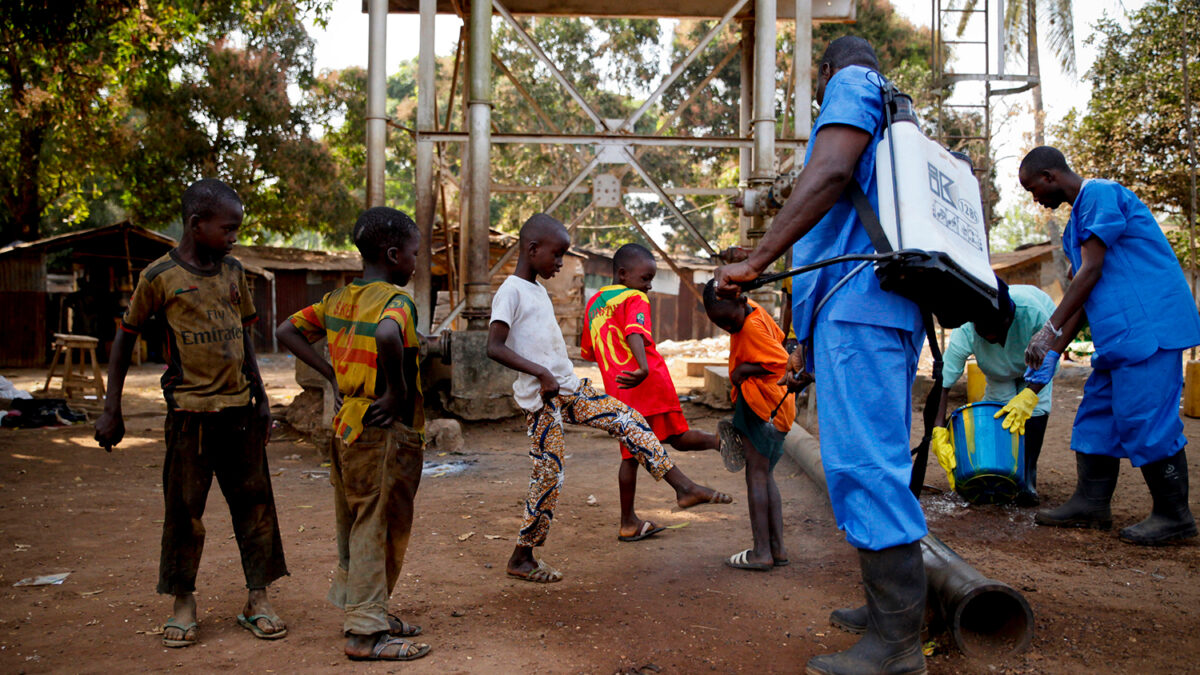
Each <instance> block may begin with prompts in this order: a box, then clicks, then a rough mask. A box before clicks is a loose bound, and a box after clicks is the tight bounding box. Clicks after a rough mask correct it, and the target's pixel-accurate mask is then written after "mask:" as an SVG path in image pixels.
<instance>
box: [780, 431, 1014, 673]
mask: <svg viewBox="0 0 1200 675" xmlns="http://www.w3.org/2000/svg"><path fill="white" fill-rule="evenodd" d="M783 449H784V451H785V452H787V454H788V455H789V456H790V457H791V458H792V459H794V460H795V461H796V463H797V464H799V465H800V468H801V469H802V470H803V471H804V473H805V474H807V475H808V477H809V478H810V479H812V481H813V482H814V483H816V484H817V487H819V488H821V490H822V494H825V496H826V497H828V496H829V495H828V491H827V490H828V488H827V486H826V483H825V469H824V468H823V466H822V464H821V445H820V443H818V442H817V439H815V438H813V437H812V435H811V434H809V433H808V431H806V430H805V429H804V428H803V427H801V426H800V425H799V424H793V425H792V429H791V431H789V432H788V435H787V438H785V439H784V441H783ZM921 555H922V557H923V558H924V560H925V577H926V579H927V582H928V586H929V600H930V603H931V604H932V606H933V608H934V609H935V610H936V612H935V613H936V615H937V616H938V618H939V619H940V620H941V622H942V623H943V624H944V627H945V629H946V630H948V631H949V633H950V637H951V638H952V639H953V640H954V644H955V646H957V647H958V649H959V651H961V652H962V653H963V654H966V655H967V656H969V657H972V658H977V659H983V660H988V659H1001V658H1004V657H1007V656H1011V655H1014V654H1020V653H1022V652H1024V651H1025V650H1027V649H1029V645H1030V643H1031V641H1032V640H1033V610H1032V609H1031V608H1030V607H1029V602H1028V601H1026V600H1025V597H1024V596H1023V595H1021V593H1020V592H1018V591H1017V590H1016V589H1014V588H1013V587H1012V586H1009V585H1008V584H1006V583H1004V582H1002V581H996V580H995V579H988V578H987V577H985V576H983V575H982V574H980V573H979V571H978V570H976V569H975V568H974V567H971V566H970V565H968V564H967V562H966V561H965V560H963V559H962V557H960V556H959V555H958V554H957V553H955V552H954V551H953V550H952V549H951V548H950V547H949V546H947V545H946V544H945V543H944V542H942V540H940V539H938V538H937V537H935V536H934V535H932V534H927V535H925V536H924V537H922V538H921Z"/></svg>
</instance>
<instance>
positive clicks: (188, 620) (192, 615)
mask: <svg viewBox="0 0 1200 675" xmlns="http://www.w3.org/2000/svg"><path fill="white" fill-rule="evenodd" d="M195 624H196V596H195V595H193V594H191V593H184V594H183V595H176V596H175V606H174V608H173V611H172V613H171V621H170V624H169V625H167V626H164V627H163V639H164V640H172V641H182V642H194V641H195V640H196V634H197V632H198V630H197V627H196V625H195ZM183 626H190V627H189V628H187V629H186V630H185V629H184V628H182V627H183Z"/></svg>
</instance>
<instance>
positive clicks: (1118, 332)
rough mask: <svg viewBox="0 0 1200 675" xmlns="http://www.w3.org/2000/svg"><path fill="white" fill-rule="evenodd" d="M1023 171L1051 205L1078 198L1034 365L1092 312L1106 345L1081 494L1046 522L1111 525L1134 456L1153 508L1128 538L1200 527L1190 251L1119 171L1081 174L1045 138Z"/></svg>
mask: <svg viewBox="0 0 1200 675" xmlns="http://www.w3.org/2000/svg"><path fill="white" fill-rule="evenodd" d="M1018 177H1019V178H1020V181H1021V185H1022V186H1023V187H1024V188H1025V189H1026V190H1028V191H1029V193H1030V194H1031V195H1033V198H1034V200H1035V201H1037V203H1039V204H1041V205H1042V206H1045V207H1047V208H1051V209H1054V208H1058V207H1059V206H1060V205H1061V204H1063V203H1068V204H1071V206H1072V209H1071V218H1070V220H1068V221H1067V226H1066V229H1065V230H1064V232H1063V250H1064V251H1066V254H1067V258H1068V259H1070V261H1071V266H1072V268H1073V269H1074V271H1075V276H1074V278H1073V279H1072V280H1071V285H1070V286H1068V287H1067V292H1066V293H1065V294H1064V295H1063V299H1062V302H1061V303H1059V305H1058V308H1057V309H1055V310H1054V313H1053V314H1052V315H1050V319H1049V320H1048V321H1047V322H1046V325H1045V326H1043V328H1042V329H1041V330H1040V331H1038V333H1037V334H1035V335H1034V337H1033V339H1032V340H1030V343H1029V348H1028V349H1027V351H1026V353H1025V360H1026V363H1027V364H1028V365H1029V366H1030V367H1031V368H1043V369H1050V368H1052V367H1053V364H1056V363H1057V362H1058V355H1059V354H1061V353H1062V350H1063V349H1064V348H1066V346H1067V345H1068V344H1069V343H1070V341H1071V339H1072V338H1073V337H1074V335H1075V333H1076V331H1077V330H1078V329H1079V328H1080V327H1081V326H1082V324H1083V322H1084V321H1086V322H1087V324H1088V325H1090V326H1091V329H1092V343H1093V344H1094V345H1095V347H1096V352H1095V354H1094V355H1093V356H1092V368H1093V370H1092V374H1091V376H1090V377H1089V378H1088V381H1087V384H1086V385H1084V388H1083V400H1082V401H1081V402H1080V404H1079V412H1078V413H1077V414H1076V415H1075V426H1074V429H1073V430H1072V432H1071V449H1073V450H1074V451H1075V465H1076V471H1077V473H1078V481H1077V484H1076V487H1075V494H1073V495H1072V496H1071V498H1070V499H1069V500H1068V501H1067V502H1066V503H1065V504H1063V505H1062V506H1060V507H1058V508H1056V509H1047V510H1044V511H1040V512H1039V513H1038V514H1037V522H1038V524H1039V525H1053V526H1058V527H1095V528H1099V529H1108V528H1109V527H1111V526H1112V511H1111V510H1110V508H1109V503H1110V500H1111V499H1112V494H1113V490H1114V489H1115V488H1116V486H1117V473H1118V470H1119V469H1120V460H1121V458H1123V457H1128V458H1129V461H1130V462H1131V463H1132V464H1133V465H1134V466H1137V467H1141V469H1142V476H1143V477H1144V478H1145V479H1146V485H1147V486H1148V487H1149V488H1150V496H1151V497H1152V498H1153V502H1154V506H1153V508H1152V510H1151V512H1150V516H1149V517H1148V518H1146V519H1145V520H1143V521H1142V522H1140V523H1138V524H1136V525H1133V526H1130V527H1126V528H1124V529H1122V530H1121V535H1120V536H1121V539H1122V540H1123V541H1127V542H1129V543H1132V544H1142V545H1151V546H1153V545H1159V544H1164V543H1166V542H1169V541H1173V540H1176V539H1184V538H1188V537H1194V536H1196V521H1195V520H1194V519H1193V517H1192V512H1191V509H1189V508H1188V497H1187V493H1188V474H1187V456H1186V455H1185V454H1184V449H1183V447H1184V445H1186V444H1187V439H1186V438H1185V437H1184V435H1183V422H1182V421H1181V420H1180V419H1179V397H1180V394H1181V391H1182V388H1183V367H1182V352H1183V350H1184V349H1187V348H1188V347H1191V346H1193V345H1196V344H1200V314H1197V312H1196V305H1195V303H1194V302H1193V301H1192V296H1191V293H1190V292H1189V291H1188V286H1187V281H1186V280H1185V279H1184V276H1183V270H1182V269H1180V267H1179V261H1178V260H1177V259H1176V257H1175V254H1174V253H1173V252H1172V251H1171V246H1170V244H1168V243H1167V238H1166V237H1165V236H1164V235H1163V233H1162V230H1161V229H1159V227H1158V223H1157V222H1156V221H1155V220H1154V217H1153V216H1152V215H1151V214H1150V209H1148V208H1146V205H1145V204H1143V203H1142V202H1141V200H1139V199H1138V198H1137V196H1136V195H1134V194H1133V193H1132V192H1130V191H1129V190H1128V189H1126V188H1125V187H1123V186H1121V185H1119V184H1117V183H1114V182H1113V181H1110V180H1100V179H1089V180H1084V179H1082V178H1080V177H1079V176H1078V175H1076V174H1075V172H1074V171H1072V170H1071V169H1070V167H1068V166H1067V160H1066V159H1065V158H1064V157H1063V154H1062V153H1061V152H1059V151H1058V150H1057V149H1055V148H1051V147H1047V146H1042V147H1038V148H1034V149H1033V150H1032V151H1031V152H1030V153H1029V154H1028V155H1026V156H1025V159H1024V160H1022V162H1021V168H1020V172H1019V175H1018Z"/></svg>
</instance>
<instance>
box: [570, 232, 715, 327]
mask: <svg viewBox="0 0 1200 675" xmlns="http://www.w3.org/2000/svg"><path fill="white" fill-rule="evenodd" d="M571 250H572V251H577V252H579V253H581V254H583V256H584V264H583V289H582V290H583V305H581V306H580V309H581V310H582V309H583V307H584V305H586V303H587V301H588V299H590V298H591V297H592V296H593V295H595V294H596V292H597V291H598V290H600V288H601V287H603V286H607V285H609V284H611V283H613V281H612V256H613V253H614V251H609V250H605V249H599V248H591V247H587V246H572V247H571ZM655 261H656V262H657V263H658V271H657V272H656V273H655V275H654V284H653V285H652V286H651V288H650V294H649V295H650V310H651V312H652V313H653V327H654V339H655V340H656V341H658V342H662V341H663V340H696V339H700V338H706V337H714V336H716V335H719V334H721V329H719V328H717V327H716V326H715V325H714V324H713V323H712V322H711V321H709V320H708V316H707V315H706V314H705V313H704V306H703V305H702V304H701V303H700V300H699V298H698V297H697V294H696V293H693V292H692V291H691V290H689V289H688V288H686V287H685V284H687V285H691V286H692V287H693V288H695V289H696V290H698V291H702V290H703V289H704V284H706V283H708V280H709V279H711V278H712V276H713V270H715V269H716V266H715V265H711V264H708V263H705V262H703V261H700V260H698V259H695V258H689V257H686V256H676V257H675V258H674V262H675V265H676V267H678V268H679V270H680V272H682V275H681V274H678V273H676V272H675V270H673V269H671V266H670V265H668V264H667V263H666V262H665V261H663V260H662V259H661V258H659V257H658V256H655Z"/></svg>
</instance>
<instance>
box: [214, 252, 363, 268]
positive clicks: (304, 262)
mask: <svg viewBox="0 0 1200 675" xmlns="http://www.w3.org/2000/svg"><path fill="white" fill-rule="evenodd" d="M233 257H235V258H237V259H238V260H240V261H241V262H242V264H247V263H249V264H252V265H257V266H258V267H261V268H263V269H268V270H328V271H333V272H361V271H362V257H361V256H360V255H359V254H358V253H357V252H356V251H312V250H308V249H303V248H289V247H286V246H234V247H233Z"/></svg>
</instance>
